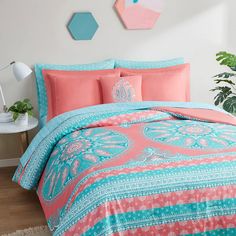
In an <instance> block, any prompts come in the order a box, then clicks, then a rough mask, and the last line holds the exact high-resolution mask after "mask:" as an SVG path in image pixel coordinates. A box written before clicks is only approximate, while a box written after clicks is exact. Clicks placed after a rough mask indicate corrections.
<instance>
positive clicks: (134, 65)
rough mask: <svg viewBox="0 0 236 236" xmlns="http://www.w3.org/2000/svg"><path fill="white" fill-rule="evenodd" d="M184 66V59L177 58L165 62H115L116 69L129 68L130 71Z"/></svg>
mask: <svg viewBox="0 0 236 236" xmlns="http://www.w3.org/2000/svg"><path fill="white" fill-rule="evenodd" d="M181 64H184V58H175V59H170V60H163V61H128V60H115V68H128V69H154V68H157V69H158V68H165V67H169V66H177V65H181Z"/></svg>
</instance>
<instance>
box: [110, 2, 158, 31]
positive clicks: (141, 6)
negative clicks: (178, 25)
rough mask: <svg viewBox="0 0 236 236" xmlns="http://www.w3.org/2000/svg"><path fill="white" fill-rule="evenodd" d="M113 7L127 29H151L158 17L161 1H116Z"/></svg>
mask: <svg viewBox="0 0 236 236" xmlns="http://www.w3.org/2000/svg"><path fill="white" fill-rule="evenodd" d="M114 7H115V9H116V11H117V13H118V15H119V17H120V18H121V21H122V22H123V24H124V26H125V27H126V28H127V29H152V28H153V27H154V25H155V23H156V21H157V20H158V18H159V17H160V14H161V13H160V12H161V9H162V0H116V2H115V6H114Z"/></svg>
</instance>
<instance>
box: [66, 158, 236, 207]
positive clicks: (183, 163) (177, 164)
mask: <svg viewBox="0 0 236 236" xmlns="http://www.w3.org/2000/svg"><path fill="white" fill-rule="evenodd" d="M235 159H236V157H231V156H230V157H224V158H208V159H200V160H186V161H181V162H173V163H162V164H159V165H158V166H156V165H150V166H145V167H143V166H139V167H135V168H132V169H128V168H126V169H123V170H112V171H107V172H102V173H100V174H98V175H97V176H93V177H91V178H89V179H88V180H87V181H86V182H85V183H84V184H83V185H81V186H80V188H79V189H78V190H77V191H76V192H75V194H74V196H73V197H72V199H71V202H70V205H71V204H72V203H73V202H74V200H75V198H76V197H77V196H78V195H79V193H81V192H83V191H84V189H86V188H87V187H89V186H90V185H92V184H93V183H94V182H96V181H98V180H101V179H103V178H106V177H109V176H117V175H121V174H129V173H140V172H143V171H149V170H159V169H167V168H176V167H183V166H191V165H201V164H208V163H219V162H222V161H224V162H226V161H232V160H235ZM70 205H69V207H70Z"/></svg>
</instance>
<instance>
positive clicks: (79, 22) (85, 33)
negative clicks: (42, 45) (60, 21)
mask: <svg viewBox="0 0 236 236" xmlns="http://www.w3.org/2000/svg"><path fill="white" fill-rule="evenodd" d="M98 27H99V26H98V23H97V21H96V20H95V18H94V16H93V15H92V13H90V12H76V13H74V14H73V16H72V17H71V19H70V21H69V23H68V25H67V28H68V30H69V32H70V34H71V36H72V38H73V39H75V40H91V39H92V38H93V36H94V34H95V33H96V31H97V29H98Z"/></svg>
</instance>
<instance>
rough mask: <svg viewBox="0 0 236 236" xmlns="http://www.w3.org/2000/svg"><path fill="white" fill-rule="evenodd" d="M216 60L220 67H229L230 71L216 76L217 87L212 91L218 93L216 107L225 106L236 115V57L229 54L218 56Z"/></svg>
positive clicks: (220, 53) (221, 53)
mask: <svg viewBox="0 0 236 236" xmlns="http://www.w3.org/2000/svg"><path fill="white" fill-rule="evenodd" d="M216 57H217V58H216V60H217V61H218V62H219V63H220V65H223V66H227V67H228V68H229V70H230V71H228V72H224V73H221V74H218V75H216V76H214V78H215V83H216V85H217V86H216V87H215V88H214V89H212V90H211V91H213V92H215V91H217V92H218V93H217V95H216V96H215V98H214V100H215V105H216V106H218V105H221V104H222V105H223V109H224V110H226V111H228V112H229V113H232V114H236V55H234V54H231V53H228V52H219V53H218V54H216Z"/></svg>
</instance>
